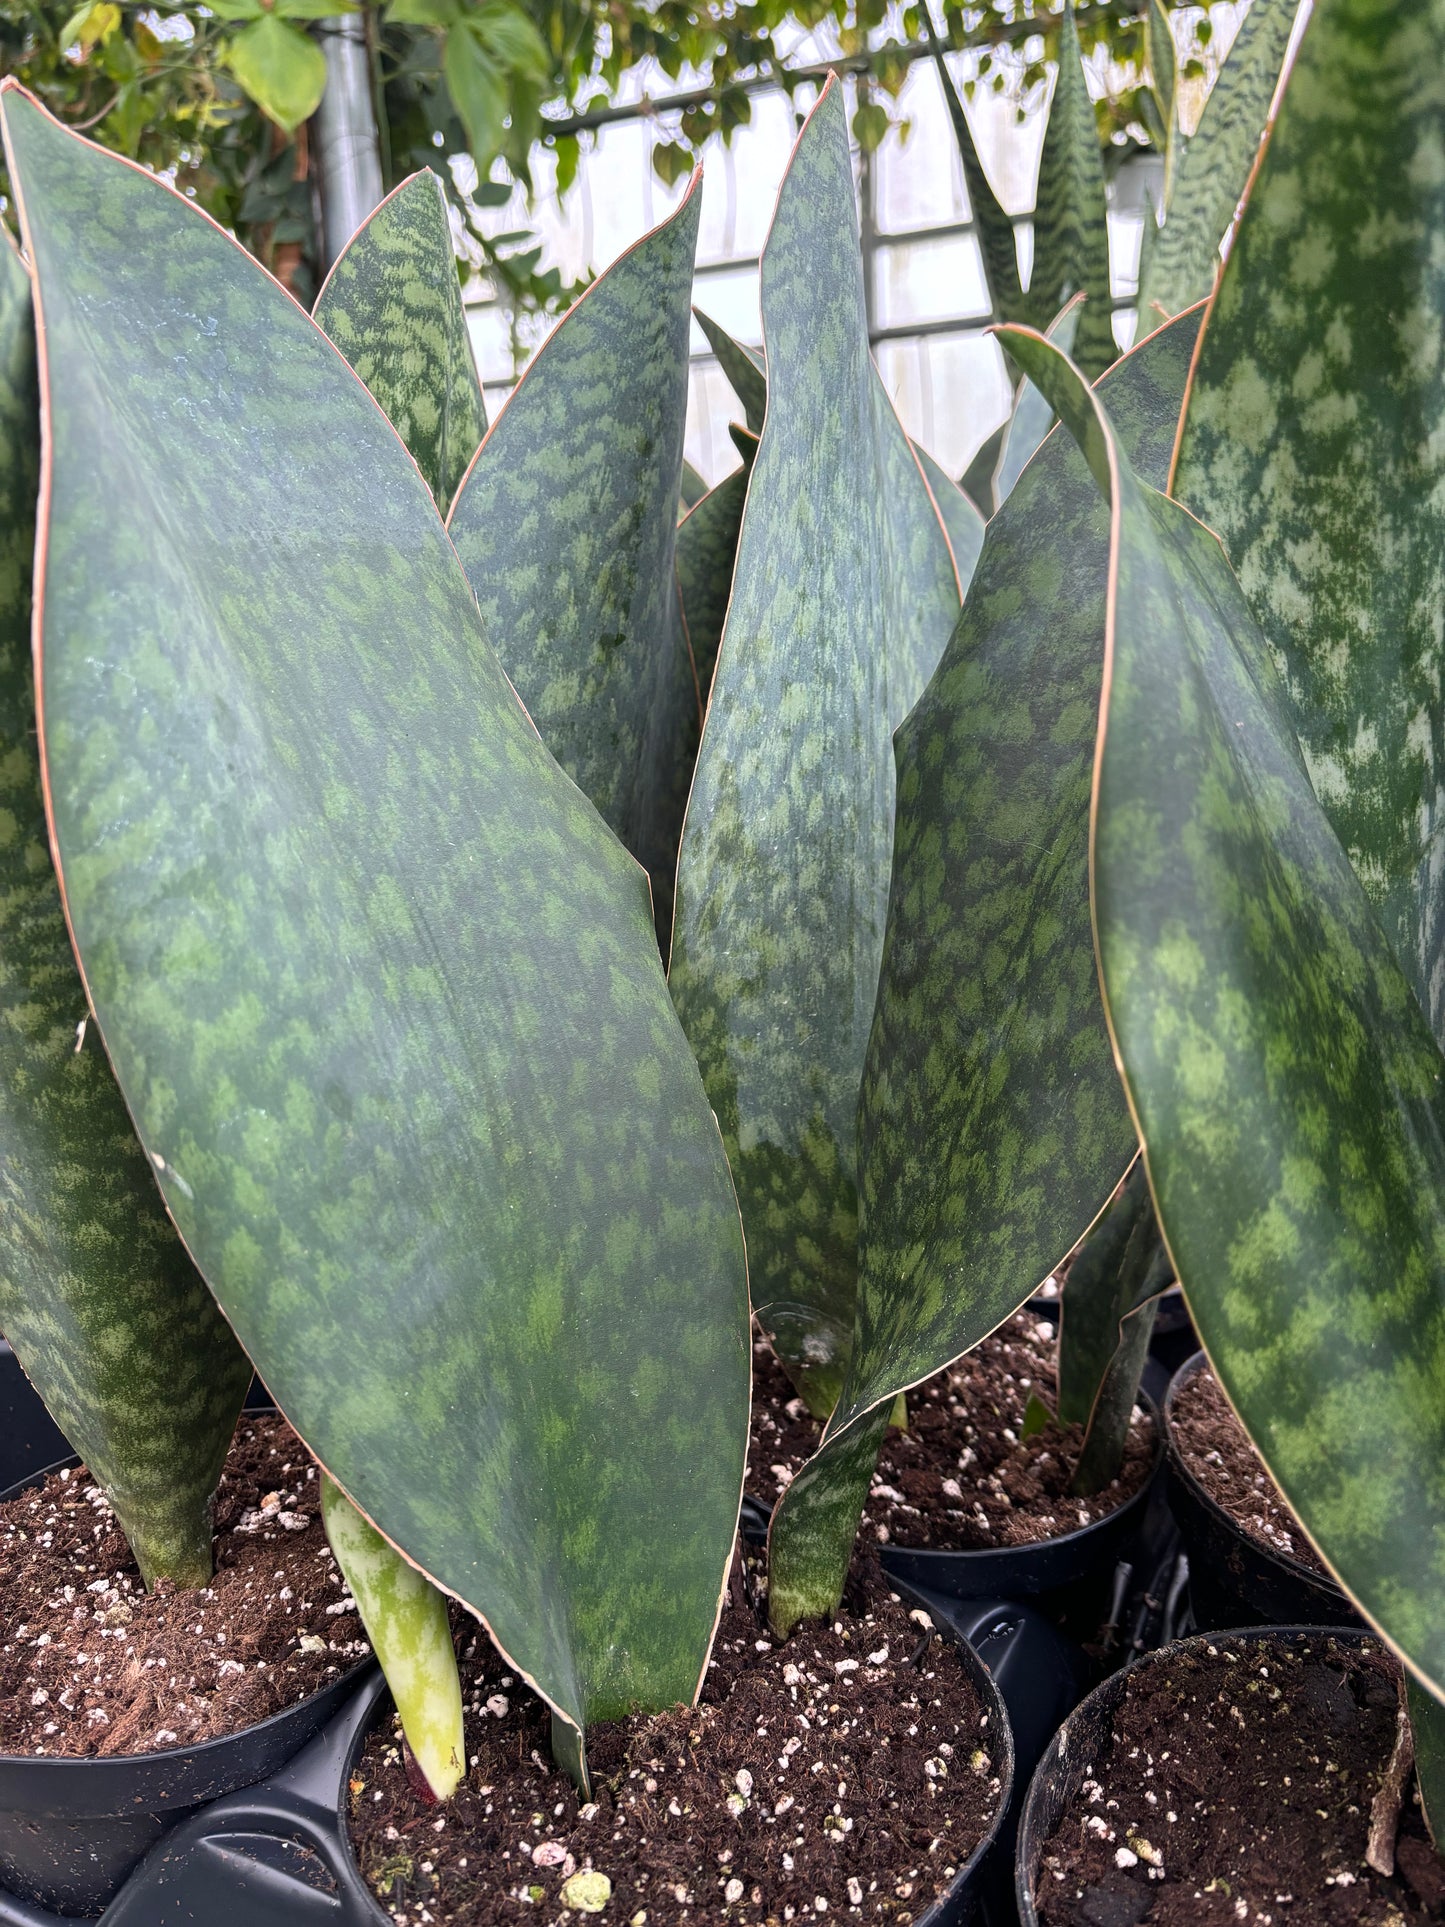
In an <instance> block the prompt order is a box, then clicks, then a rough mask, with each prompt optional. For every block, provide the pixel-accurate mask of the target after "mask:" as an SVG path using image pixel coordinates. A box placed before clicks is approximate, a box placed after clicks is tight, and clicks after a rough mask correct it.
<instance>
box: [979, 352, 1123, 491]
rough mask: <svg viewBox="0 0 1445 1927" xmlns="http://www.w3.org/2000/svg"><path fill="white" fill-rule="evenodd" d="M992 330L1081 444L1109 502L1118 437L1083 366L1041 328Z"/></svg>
mask: <svg viewBox="0 0 1445 1927" xmlns="http://www.w3.org/2000/svg"><path fill="white" fill-rule="evenodd" d="M993 333H994V334H996V335H997V336H998V337H999V340H1000V341H1001V342H1002V343H1003V345H1004V347H1005V348H1006V349H1007V350H1008V352H1009V353H1010V354H1011V355H1012V356H1013V358H1014V360H1015V361H1016V362H1017V363H1018V365H1019V367H1020V368H1022V369H1023V371H1024V373H1025V374H1026V375H1027V376H1028V378H1029V380H1030V381H1031V382H1032V383H1033V384H1034V386H1035V388H1037V389H1038V391H1039V393H1040V394H1041V395H1042V396H1043V397H1044V399H1045V401H1047V402H1048V404H1049V406H1050V407H1051V408H1052V409H1053V411H1054V413H1055V414H1056V415H1057V416H1058V418H1059V420H1060V421H1061V422H1063V424H1064V425H1065V427H1066V428H1067V429H1068V431H1069V433H1070V434H1071V435H1072V436H1073V438H1074V440H1075V441H1076V442H1077V443H1078V444H1079V447H1080V448H1081V449H1082V451H1083V455H1084V459H1085V461H1086V462H1087V463H1088V464H1089V470H1090V473H1091V474H1092V475H1093V477H1094V480H1095V481H1096V482H1097V483H1098V484H1099V488H1100V490H1101V492H1102V494H1103V496H1104V499H1105V501H1108V500H1109V499H1110V498H1111V496H1112V494H1113V489H1114V479H1115V478H1114V467H1113V459H1112V458H1113V436H1112V434H1111V433H1110V430H1109V425H1108V421H1107V419H1106V417H1105V415H1104V411H1103V409H1102V408H1101V407H1100V406H1099V403H1098V400H1097V399H1096V397H1095V395H1094V391H1093V390H1092V388H1091V387H1090V386H1089V382H1088V378H1087V377H1086V376H1085V374H1084V372H1083V370H1082V369H1081V368H1080V367H1079V366H1078V365H1077V363H1075V362H1074V361H1073V360H1072V359H1071V358H1070V357H1069V356H1068V355H1066V354H1065V353H1064V351H1063V349H1062V348H1060V347H1059V346H1058V345H1057V343H1056V342H1052V341H1050V340H1049V338H1048V336H1047V335H1044V334H1040V333H1039V331H1038V330H1037V329H1036V328H1020V327H1002V328H995V329H994V330H993Z"/></svg>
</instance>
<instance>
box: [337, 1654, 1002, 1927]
mask: <svg viewBox="0 0 1445 1927" xmlns="http://www.w3.org/2000/svg"><path fill="white" fill-rule="evenodd" d="M934 1624H935V1631H936V1632H937V1633H938V1635H939V1637H940V1638H941V1639H946V1640H947V1641H948V1642H949V1644H950V1645H952V1646H954V1647H955V1648H956V1649H957V1651H958V1653H959V1655H960V1657H961V1659H962V1662H963V1668H964V1671H965V1672H966V1673H967V1675H968V1678H969V1682H970V1684H971V1685H972V1687H973V1689H974V1691H975V1692H976V1693H977V1694H978V1696H979V1698H980V1699H981V1700H982V1702H983V1706H984V1711H985V1712H986V1713H987V1715H988V1719H989V1726H990V1730H991V1731H992V1732H994V1733H996V1734H999V1735H1001V1742H1000V1749H999V1758H998V1760H997V1762H996V1764H997V1767H998V1782H999V1792H998V1804H997V1806H996V1808H995V1810H994V1815H993V1818H992V1820H990V1822H989V1824H988V1826H987V1828H986V1829H985V1831H984V1832H983V1834H982V1835H981V1836H980V1838H979V1840H978V1843H977V1845H976V1846H975V1847H974V1849H973V1852H972V1853H971V1854H970V1855H969V1857H968V1859H967V1860H966V1861H965V1862H964V1864H963V1865H962V1866H961V1867H960V1868H959V1870H958V1872H957V1873H956V1874H955V1875H954V1877H953V1879H952V1880H951V1881H950V1882H949V1885H948V1887H947V1888H946V1890H945V1891H944V1892H943V1893H941V1894H940V1895H939V1896H938V1897H937V1899H935V1900H931V1901H930V1902H929V1904H928V1906H927V1907H926V1908H925V1909H924V1911H923V1912H922V1913H921V1914H919V1915H918V1916H917V1919H916V1922H915V1927H945V1924H946V1923H947V1922H948V1921H949V1920H951V1919H952V1917H953V1916H952V1914H951V1912H950V1909H951V1907H952V1906H953V1905H954V1903H955V1902H956V1901H957V1900H958V1899H959V1898H960V1897H961V1896H962V1895H964V1894H965V1893H967V1891H968V1888H969V1885H970V1884H971V1883H972V1882H973V1881H974V1880H975V1879H976V1878H977V1877H978V1874H979V1872H980V1870H981V1869H982V1867H983V1865H984V1863H985V1861H986V1860H987V1858H988V1856H989V1854H990V1853H991V1852H992V1851H993V1849H994V1846H995V1844H996V1843H997V1840H998V1836H999V1833H1000V1831H1001V1829H1002V1828H1003V1825H1004V1822H1005V1821H1006V1820H1007V1818H1008V1816H1009V1812H1010V1809H1011V1808H1012V1806H1013V1799H1014V1771H1015V1755H1014V1736H1013V1725H1012V1723H1011V1721H1010V1719H1009V1715H1008V1708H1007V1706H1006V1705H1005V1704H1004V1699H1003V1695H1002V1693H1001V1692H1000V1691H999V1689H998V1686H997V1684H996V1683H995V1681H994V1678H993V1675H992V1674H991V1673H990V1672H989V1670H988V1668H987V1667H986V1666H985V1665H984V1663H983V1661H982V1660H981V1659H980V1658H979V1656H978V1654H977V1653H976V1652H975V1651H974V1649H973V1647H972V1646H970V1645H969V1643H968V1641H967V1640H966V1639H964V1638H963V1637H962V1636H961V1635H959V1634H958V1633H955V1632H954V1631H953V1630H952V1629H951V1628H949V1627H948V1626H946V1625H941V1624H939V1623H938V1622H937V1621H935V1623H934ZM481 1630H482V1629H480V1628H479V1631H481ZM779 1650H781V1648H780V1649H779ZM392 1710H393V1703H392V1698H391V1694H390V1692H389V1691H388V1690H387V1689H386V1687H385V1684H384V1682H378V1686H377V1690H376V1695H375V1698H374V1699H373V1700H372V1701H371V1703H370V1705H369V1706H367V1707H366V1709H365V1713H364V1716H363V1717H362V1718H361V1719H360V1721H359V1723H358V1725H357V1728H356V1732H355V1734H354V1736H353V1738H352V1741H351V1744H350V1745H349V1746H348V1747H347V1749H346V1751H345V1753H344V1755H343V1756H342V1759H341V1773H340V1777H339V1780H338V1783H337V1789H336V1797H337V1805H336V1829H337V1836H338V1839H339V1841H340V1849H341V1864H342V1867H343V1868H344V1870H345V1874H346V1878H347V1880H348V1881H349V1882H350V1883H351V1885H352V1887H353V1889H354V1893H355V1895H356V1896H358V1897H362V1898H364V1899H365V1901H366V1904H367V1905H368V1906H369V1907H370V1908H371V1909H372V1912H371V1913H370V1914H368V1915H367V1920H368V1921H371V1920H372V1919H374V1920H375V1922H376V1923H377V1927H382V1924H383V1923H388V1924H389V1923H390V1920H391V1916H390V1915H389V1914H388V1913H387V1911H386V1909H385V1908H384V1907H383V1906H382V1904H381V1902H380V1901H379V1900H378V1899H377V1897H376V1895H375V1894H374V1893H373V1892H372V1891H371V1888H370V1887H369V1886H368V1884H367V1881H366V1876H365V1875H364V1874H363V1873H362V1871H361V1868H360V1865H359V1864H358V1862H357V1858H356V1850H355V1848H354V1846H353V1844H352V1839H351V1825H350V1817H349V1814H348V1811H347V1800H346V1794H347V1789H348V1787H349V1785H350V1783H351V1780H352V1778H353V1776H354V1774H355V1771H356V1765H357V1762H358V1760H359V1759H360V1757H361V1749H362V1748H363V1746H365V1744H366V1741H367V1739H368V1738H369V1736H370V1734H371V1732H372V1730H373V1729H374V1728H375V1727H376V1726H378V1725H379V1724H380V1722H381V1721H382V1720H383V1719H385V1718H386V1716H387V1715H388V1714H389V1713H390V1712H391V1711H392Z"/></svg>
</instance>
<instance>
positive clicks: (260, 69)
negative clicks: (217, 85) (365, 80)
mask: <svg viewBox="0 0 1445 1927" xmlns="http://www.w3.org/2000/svg"><path fill="white" fill-rule="evenodd" d="M225 59H226V65H227V66H228V67H229V68H230V70H231V72H232V73H233V74H234V75H235V76H236V79H237V80H238V81H239V82H240V83H241V86H242V87H243V88H244V89H245V91H246V92H247V93H248V94H249V95H250V96H251V98H252V100H254V101H255V103H256V105H257V106H258V107H259V108H260V109H261V112H262V113H263V114H265V115H266V117H267V118H268V119H269V120H274V121H275V123H276V125H277V126H278V127H280V128H283V129H284V130H285V131H286V133H288V134H294V133H295V131H296V129H297V128H298V127H299V126H300V125H301V123H302V121H303V120H310V118H311V116H312V115H313V114H314V113H315V112H316V109H317V108H318V107H319V106H320V105H321V96H322V94H323V93H324V92H325V91H326V56H325V54H323V53H322V51H321V49H320V48H319V47H318V46H317V44H316V42H315V41H314V40H313V39H312V38H311V36H310V34H308V33H306V32H304V31H303V30H302V29H301V28H300V27H293V26H292V25H291V24H290V23H289V22H288V21H285V20H280V19H278V18H277V17H276V15H275V14H274V13H266V14H263V15H262V16H261V18H260V19H259V20H256V21H253V22H252V24H251V25H250V26H249V27H243V28H242V29H241V31H240V33H238V34H237V35H236V38H235V39H234V40H233V41H232V42H231V44H230V46H229V47H228V48H227V49H226V56H225Z"/></svg>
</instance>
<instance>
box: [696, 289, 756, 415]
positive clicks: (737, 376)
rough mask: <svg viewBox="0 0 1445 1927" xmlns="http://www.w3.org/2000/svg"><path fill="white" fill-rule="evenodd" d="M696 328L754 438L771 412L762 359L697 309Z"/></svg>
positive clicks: (709, 316)
mask: <svg viewBox="0 0 1445 1927" xmlns="http://www.w3.org/2000/svg"><path fill="white" fill-rule="evenodd" d="M693 313H694V314H695V315H696V316H697V325H698V327H699V328H701V329H702V331H703V333H704V334H705V335H706V336H707V345H708V346H709V348H711V349H712V351H713V353H714V354H715V355H716V356H717V359H718V366H719V367H720V368H721V369H722V371H723V373H724V374H725V375H726V376H727V378H728V381H729V382H730V383H731V385H732V391H733V393H734V394H735V395H736V396H737V398H738V400H739V401H740V402H741V403H742V405H743V417H744V419H745V420H746V422H747V425H748V427H749V428H750V429H751V430H752V431H753V433H754V434H755V435H761V434H762V432H763V417H764V415H765V414H766V413H767V409H768V377H767V374H766V372H765V371H764V368H763V362H762V358H761V356H759V355H755V354H753V353H752V352H751V351H750V350H749V349H747V348H745V347H743V345H742V344H741V343H740V342H737V341H734V340H733V338H732V336H731V335H730V334H729V333H728V331H727V329H726V328H724V327H721V326H720V325H719V324H718V323H717V322H716V321H714V320H713V319H712V317H711V315H705V314H704V313H703V311H702V309H701V308H694V309H693Z"/></svg>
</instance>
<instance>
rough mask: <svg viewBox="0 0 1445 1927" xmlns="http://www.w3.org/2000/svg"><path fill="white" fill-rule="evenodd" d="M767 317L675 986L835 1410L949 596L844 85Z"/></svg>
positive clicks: (789, 182) (793, 1337) (752, 1202)
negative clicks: (860, 1127)
mask: <svg viewBox="0 0 1445 1927" xmlns="http://www.w3.org/2000/svg"><path fill="white" fill-rule="evenodd" d="M762 314H763V330H764V338H765V341H766V348H767V369H768V397H767V416H766V422H765V425H764V428H763V433H762V438H761V441H760V444H759V447H758V451H757V454H756V456H755V457H754V460H753V468H752V476H751V479H750V482H749V484H748V494H747V504H746V507H745V509H744V511H743V521H742V529H741V533H740V535H739V538H738V550H737V564H736V568H735V571H734V577H733V586H732V598H731V603H730V605H729V608H728V614H727V623H726V627H725V629H724V632H723V638H722V645H721V650H720V653H719V656H718V663H717V670H716V673H715V676H714V679H713V688H712V701H711V707H710V708H709V711H708V717H707V724H706V727H705V729H704V731H703V738H702V745H701V748H700V750H699V752H698V760H697V770H696V775H695V778H694V782H693V789H692V795H691V799H690V801H689V803H688V809H687V819H686V825H685V828H684V832H683V839H682V851H681V856H680V859H679V864H678V891H677V917H676V923H675V927H674V932H673V948H672V963H671V976H670V981H671V986H672V993H673V997H674V999H675V1001H676V1004H677V1008H678V1011H679V1013H680V1015H681V1017H682V1021H683V1024H684V1026H685V1027H686V1029H687V1033H688V1036H689V1038H690V1040H691V1042H692V1045H693V1048H694V1050H695V1051H696V1053H697V1057H698V1061H699V1063H700V1065H701V1067H702V1073H703V1080H704V1083H705V1084H706V1086H707V1091H708V1096H709V1099H710V1101H711V1103H712V1106H713V1109H714V1110H715V1112H716V1113H717V1116H718V1119H719V1122H720V1124H721V1126H722V1131H723V1137H724V1140H725V1142H726V1144H727V1147H728V1153H729V1159H730V1162H731V1165H732V1171H733V1177H734V1181H735V1183H736V1184H737V1188H738V1196H739V1201H740V1203H741V1207H742V1213H743V1222H744V1225H745V1227H746V1233H747V1240H748V1256H749V1264H750V1268H751V1276H752V1284H753V1300H754V1308H755V1311H756V1313H757V1316H758V1319H759V1321H760V1322H761V1324H762V1325H763V1328H764V1329H765V1330H766V1331H767V1333H768V1334H769V1336H770V1338H771V1339H772V1341H773V1343H774V1346H775V1347H776V1349H777V1351H778V1353H779V1356H780V1357H781V1358H782V1360H783V1362H784V1364H785V1365H786V1366H787V1368H788V1370H789V1372H790V1373H791V1374H792V1375H793V1376H794V1378H795V1380H796V1382H797V1383H798V1385H799V1389H800V1391H801V1392H802V1393H803V1396H804V1397H805V1398H806V1399H807V1400H808V1402H809V1404H810V1406H811V1407H812V1408H813V1409H814V1410H816V1411H817V1412H818V1413H819V1414H820V1415H823V1414H826V1412H827V1411H828V1410H829V1409H830V1407H831V1405H832V1402H833V1399H834V1397H835V1396H836V1393H837V1389H838V1386H839V1384H840V1383H841V1379H842V1369H843V1363H844V1359H845V1357H846V1351H847V1346H848V1341H849V1338H850V1335H851V1332H852V1324H853V1291H854V1279H855V1272H856V1253H857V1213H856V1178H855V1159H854V1118H855V1113H856V1109H857V1100H858V1085H859V1080H860V1077H861V1075H862V1068H863V1053H864V1047H865V1045H866V1042H867V1036H868V1023H869V1018H870V1016H871V1012H872V1006H873V996H874V990H875V987H876V984H877V977H878V957H879V951H880V948H881V945H882V938H883V919H884V912H885V908H886V904H887V892H888V862H889V850H890V846H891V842H892V819H893V767H892V754H891V748H890V739H891V735H892V731H893V730H894V728H895V727H896V726H897V724H898V723H899V722H900V721H901V720H902V718H903V716H904V715H906V713H907V711H908V709H909V707H910V706H911V704H912V703H913V702H914V700H915V699H916V697H917V694H918V691H919V690H920V689H921V688H922V686H923V684H924V683H925V682H926V681H927V679H928V676H929V674H930V672H931V670H932V668H933V665H934V663H935V662H936V661H937V658H938V655H939V653H940V652H941V650H942V648H943V645H944V643H945V641H946V640H947V637H948V631H949V629H950V627H951V626H952V623H953V620H954V617H955V615H956V613H957V610H958V602H959V588H958V578H957V574H956V571H955V568H954V564H953V557H952V553H951V551H950V549H949V546H948V543H947V540H946V538H945V535H944V531H943V528H942V525H941V523H940V520H939V517H938V514H937V512H936V510H935V508H934V504H933V501H932V498H931V496H930V494H929V491H928V488H927V486H926V484H925V482H924V479H923V475H922V472H921V470H920V469H919V467H918V464H917V461H916V460H915V458H914V455H913V452H912V449H911V448H910V446H909V443H908V439H907V437H906V436H905V435H904V432H903V429H902V428H901V426H900V425H899V422H898V419H897V416H896V415H895V414H894V413H893V411H892V408H891V407H890V406H889V404H888V402H887V399H886V396H884V394H883V392H882V389H881V386H880V384H879V382H878V379H877V374H876V371H875V369H874V366H873V363H872V360H871V358H870V356H869V351H868V330H867V318H866V314H865V309H864V301H863V276H862V263H861V255H860V249H859V239H858V224H857V213H856V207H855V203H854V199H853V177H852V167H851V162H850V159H849V152H848V134H847V119H846V114H845V111H844V107H843V101H842V95H841V92H840V90H839V88H838V86H837V85H836V83H830V84H829V85H828V86H827V87H825V89H824V90H823V93H822V94H821V96H820V98H819V100H818V103H817V105H816V106H815V107H814V109H813V110H812V113H811V114H810V116H809V118H808V120H807V122H806V123H805V125H804V127H803V130H802V132H801V133H800V134H799V136H798V140H797V144H796V146H795V148H794V150H793V154H792V158H791V160H790V163H789V167H788V171H787V174H786V176H785V178H784V181H783V184H782V188H781V190H780V192H779V196H778V203H777V209H776V212H775V214H774V218H773V224H772V228H771V231H770V234H769V237H768V243H767V247H766V249H765V250H764V254H763V260H762Z"/></svg>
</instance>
